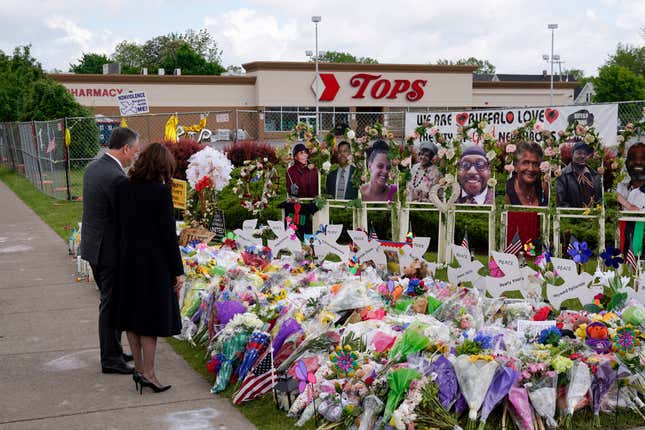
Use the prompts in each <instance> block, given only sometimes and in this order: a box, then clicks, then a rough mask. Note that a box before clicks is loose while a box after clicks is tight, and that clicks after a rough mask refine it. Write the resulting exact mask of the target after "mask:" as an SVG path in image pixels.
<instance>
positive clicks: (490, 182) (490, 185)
mask: <svg viewBox="0 0 645 430" xmlns="http://www.w3.org/2000/svg"><path fill="white" fill-rule="evenodd" d="M487 183H488V186H489V187H491V188H492V187H494V186H495V185H497V179H495V178H490V179H488V182H487Z"/></svg>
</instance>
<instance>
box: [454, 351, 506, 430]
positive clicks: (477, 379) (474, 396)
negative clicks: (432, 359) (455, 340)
mask: <svg viewBox="0 0 645 430" xmlns="http://www.w3.org/2000/svg"><path fill="white" fill-rule="evenodd" d="M498 366H499V365H498V363H497V362H496V361H486V360H473V358H472V357H471V356H469V355H460V356H459V357H457V358H456V359H455V362H454V367H455V373H456V374H457V381H459V387H460V388H461V392H462V394H463V395H464V397H465V399H466V402H467V403H468V408H469V412H468V419H469V423H468V424H469V427H473V428H474V426H475V421H476V420H477V411H479V408H480V407H481V405H482V403H483V401H484V397H485V396H486V392H487V391H488V387H490V385H491V382H492V381H493V377H494V376H495V371H496V370H497V367H498Z"/></svg>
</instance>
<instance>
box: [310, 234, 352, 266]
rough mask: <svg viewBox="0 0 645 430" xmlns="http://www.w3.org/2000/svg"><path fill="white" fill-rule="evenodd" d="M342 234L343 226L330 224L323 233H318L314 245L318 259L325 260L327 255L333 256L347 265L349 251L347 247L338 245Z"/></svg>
mask: <svg viewBox="0 0 645 430" xmlns="http://www.w3.org/2000/svg"><path fill="white" fill-rule="evenodd" d="M342 232H343V225H342V224H330V225H327V226H325V228H324V229H323V231H319V232H318V233H316V234H315V235H314V237H315V239H314V243H313V246H314V252H315V253H316V258H318V259H320V260H324V259H325V257H326V256H327V255H329V254H333V255H337V256H338V257H340V261H342V262H343V263H347V262H348V261H349V250H348V248H347V246H344V245H339V244H338V243H337V241H338V238H339V237H340V235H341V233H342Z"/></svg>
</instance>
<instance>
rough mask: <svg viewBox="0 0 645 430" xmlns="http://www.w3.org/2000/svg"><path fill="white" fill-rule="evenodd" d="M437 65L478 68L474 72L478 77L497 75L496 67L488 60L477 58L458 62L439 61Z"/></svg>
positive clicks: (461, 59) (462, 59) (463, 59)
mask: <svg viewBox="0 0 645 430" xmlns="http://www.w3.org/2000/svg"><path fill="white" fill-rule="evenodd" d="M437 64H445V65H450V66H477V69H476V70H475V71H474V72H473V73H475V74H476V75H492V74H494V73H495V66H494V65H493V64H492V63H491V62H489V61H488V60H480V59H477V58H475V57H468V58H460V59H458V60H457V61H452V60H446V59H439V60H437Z"/></svg>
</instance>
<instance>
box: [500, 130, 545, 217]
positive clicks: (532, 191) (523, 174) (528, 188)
mask: <svg viewBox="0 0 645 430" xmlns="http://www.w3.org/2000/svg"><path fill="white" fill-rule="evenodd" d="M543 159H544V152H543V151H542V147H541V146H540V145H539V144H538V143H536V142H520V143H518V144H517V149H516V150H515V161H514V165H513V166H514V168H515V170H514V171H513V175H512V176H511V177H510V178H509V179H508V181H506V204H509V205H518V206H546V205H547V202H548V190H549V183H548V181H546V180H544V179H543V178H542V172H541V171H540V164H541V163H542V161H543Z"/></svg>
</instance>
